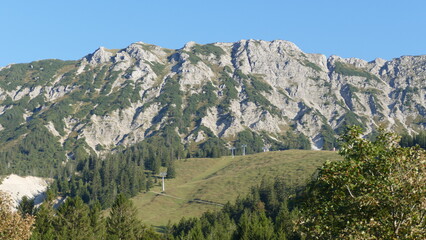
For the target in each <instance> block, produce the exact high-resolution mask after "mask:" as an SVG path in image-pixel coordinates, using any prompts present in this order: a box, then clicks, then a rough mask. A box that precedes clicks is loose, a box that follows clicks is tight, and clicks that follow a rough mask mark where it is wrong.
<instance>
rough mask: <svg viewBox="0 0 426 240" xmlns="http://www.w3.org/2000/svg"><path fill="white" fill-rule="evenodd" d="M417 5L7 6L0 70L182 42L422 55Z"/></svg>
mask: <svg viewBox="0 0 426 240" xmlns="http://www.w3.org/2000/svg"><path fill="white" fill-rule="evenodd" d="M425 10H426V1H421V0H413V1H412V0H405V1H394V0H387V1H385V0H368V1H367V0H356V1H346V0H339V1H337V0H322V1H319V0H299V1H296V0H293V1H287V0H281V1H272V0H263V1H251V0H245V1H240V0H236V1H232V0H228V1H223V0H217V1H192V0H180V1H172V0H169V1H166V0H157V1H144V0H121V1H110V0H103V1H99V0H85V1H82V0H72V1H58V0H56V1H51V0H41V1H31V0H26V1H23V0H13V1H12V0H5V1H3V2H2V4H1V5H0V21H1V25H0V26H1V30H0V32H1V35H0V53H1V54H0V66H5V65H7V64H9V63H21V62H31V61H34V60H40V59H47V58H58V59H64V60H68V59H79V58H81V57H83V56H85V55H86V54H88V53H91V52H93V51H94V50H96V49H97V48H98V47H99V46H105V47H106V48H124V47H126V46H128V45H129V44H131V43H133V42H137V41H143V42H146V43H151V44H156V45H160V46H162V47H167V48H172V49H177V48H181V47H182V46H183V45H184V44H185V43H186V42H188V41H196V42H198V43H212V42H234V41H238V40H240V39H262V40H274V39H283V40H289V41H292V42H294V43H295V44H296V45H298V46H299V47H300V48H301V49H302V50H303V51H304V52H308V53H322V54H325V55H327V56H329V55H332V54H335V55H339V56H342V57H357V58H362V59H365V60H368V61H370V60H373V59H374V58H376V57H381V58H384V59H388V60H390V59H392V58H395V57H399V56H401V55H422V54H426V15H425V13H424V11H425Z"/></svg>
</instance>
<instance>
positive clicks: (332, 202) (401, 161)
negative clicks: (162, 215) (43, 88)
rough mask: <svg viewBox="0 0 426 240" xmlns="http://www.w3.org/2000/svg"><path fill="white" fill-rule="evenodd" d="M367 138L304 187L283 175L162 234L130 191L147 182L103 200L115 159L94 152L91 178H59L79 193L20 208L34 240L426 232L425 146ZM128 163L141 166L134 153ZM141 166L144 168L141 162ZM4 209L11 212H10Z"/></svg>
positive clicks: (407, 235) (347, 147)
mask: <svg viewBox="0 0 426 240" xmlns="http://www.w3.org/2000/svg"><path fill="white" fill-rule="evenodd" d="M361 136H362V130H361V128H359V127H352V128H350V129H349V131H348V132H347V133H346V134H344V135H342V137H341V140H342V142H341V149H340V154H341V155H342V156H343V157H344V159H343V160H342V161H335V162H326V163H325V164H324V165H323V166H322V167H320V168H319V169H318V171H317V172H316V173H315V174H314V175H313V176H312V178H311V180H310V181H309V182H308V183H307V184H306V185H304V186H298V187H295V186H294V185H291V184H289V183H287V182H285V181H283V179H282V178H280V177H279V176H277V177H276V179H275V180H273V181H271V180H267V179H265V180H263V181H262V182H261V183H260V184H259V185H257V186H254V187H252V189H251V192H250V193H249V194H248V195H246V196H241V197H239V198H238V199H237V200H236V201H235V202H233V203H228V204H226V205H225V206H224V207H223V208H222V209H221V210H218V211H214V212H206V213H204V214H203V215H202V216H201V217H200V218H182V219H181V220H180V221H179V222H178V223H175V224H169V225H168V226H167V227H166V228H164V231H163V232H162V233H156V232H155V231H153V229H151V228H150V227H147V226H146V225H144V224H142V223H141V222H140V220H138V219H137V218H136V216H135V212H136V209H135V208H134V206H133V205H132V202H131V201H129V200H128V198H127V197H126V195H127V196H129V195H131V194H132V189H133V191H136V189H137V188H138V187H141V186H143V187H145V188H146V187H147V185H149V184H148V180H146V179H143V178H141V179H139V180H140V182H134V181H133V184H139V185H138V186H137V187H135V188H132V187H129V188H128V189H126V190H125V191H121V192H115V193H114V194H115V195H114V200H113V201H111V202H107V201H105V200H104V201H103V202H102V201H98V200H97V199H96V196H98V195H97V194H99V195H101V196H102V194H104V192H105V191H107V190H105V185H104V186H103V185H102V183H101V182H102V181H104V179H106V178H105V176H103V174H104V173H103V171H104V170H102V169H104V168H105V166H106V165H108V164H109V163H108V162H107V161H106V162H105V163H102V164H100V163H99V160H97V159H95V158H89V159H88V160H87V161H83V162H82V164H81V166H79V168H82V172H85V171H86V172H92V173H93V175H92V176H91V175H90V174H89V175H87V174H82V175H81V176H80V178H78V180H77V178H76V179H75V180H73V178H74V177H75V176H73V177H71V180H70V181H69V185H68V189H67V190H64V188H66V187H64V186H66V185H62V183H60V181H58V182H57V186H58V189H55V190H56V191H59V186H60V188H61V191H63V192H66V191H68V192H69V193H70V194H71V193H73V195H72V196H68V197H67V199H66V201H64V203H63V204H62V205H61V206H59V208H57V209H55V208H53V206H52V204H53V203H54V201H53V200H54V198H55V196H56V194H55V192H54V188H56V187H54V188H52V189H51V190H50V191H49V193H48V198H47V200H46V201H45V202H44V203H43V204H42V205H41V206H40V207H39V208H34V207H33V205H32V204H31V201H30V200H28V199H25V200H24V201H22V202H21V205H20V206H19V208H18V209H19V213H20V214H22V217H25V216H28V215H34V217H35V223H34V227H33V229H32V235H31V239H423V238H425V237H426V219H425V216H426V208H424V206H425V204H426V181H424V180H425V173H426V161H425V157H426V155H425V154H426V152H425V150H423V149H422V148H420V147H419V146H415V147H401V146H400V144H399V142H400V137H398V136H397V135H395V134H393V133H388V132H384V131H382V132H380V133H379V134H378V135H377V136H375V139H374V140H368V139H365V138H362V137H361ZM123 154H125V153H123ZM125 164H134V165H132V167H133V168H135V166H138V164H137V161H134V160H132V159H129V160H128V163H123V166H124V165H125ZM98 165H99V166H98ZM120 167H122V166H117V169H119V170H120ZM136 168H137V167H136ZM85 169H86V170H85ZM137 169H139V170H138V171H143V167H142V166H141V168H137ZM94 170H96V171H94ZM128 174H133V173H128ZM134 174H136V172H135V173H134ZM96 175H99V176H98V177H95V176H96ZM96 179H98V180H96ZM109 179H110V180H111V181H112V184H113V185H114V184H120V183H121V182H126V180H125V177H124V175H120V174H118V175H117V178H115V179H114V178H109ZM90 181H95V182H96V181H99V182H100V183H99V188H98V189H96V190H94V189H92V188H84V187H83V188H79V187H78V186H82V185H83V186H84V185H85V184H86V185H89V184H88V183H90ZM71 182H76V183H75V184H76V185H75V186H77V187H75V186H74V183H73V184H71ZM129 186H133V185H132V184H129ZM73 188H75V189H76V190H73ZM141 189H143V188H141ZM113 190H114V189H113ZM76 191H77V192H78V191H81V192H79V193H77V192H76ZM92 194H93V195H92ZM98 198H99V196H98ZM99 199H103V198H99ZM87 203H89V204H87ZM105 206H108V207H109V206H110V207H111V208H110V210H109V214H108V215H107V216H105V215H104V214H102V212H101V209H102V208H103V207H105ZM2 211H5V212H6V214H5V216H7V215H8V214H10V213H8V212H7V211H6V210H4V209H3V210H2ZM30 223H31V221H30ZM1 229H2V228H0V230H1ZM22 231H25V228H24V230H22ZM0 233H1V234H5V232H1V231H0Z"/></svg>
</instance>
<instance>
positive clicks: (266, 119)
mask: <svg viewBox="0 0 426 240" xmlns="http://www.w3.org/2000/svg"><path fill="white" fill-rule="evenodd" d="M12 66H13V65H12ZM10 68H11V66H8V67H7V68H3V69H1V70H0V71H6V70H8V69H10ZM0 80H1V78H0ZM41 80H44V81H43V82H42V83H40V84H37V83H35V84H33V85H31V86H30V85H28V84H27V85H28V86H24V85H23V86H17V87H16V88H15V90H10V89H6V88H4V87H1V86H0V98H1V99H2V100H5V99H7V98H8V97H10V98H11V99H12V101H15V102H17V101H19V100H21V99H24V98H25V97H27V96H28V99H37V97H38V96H41V95H42V96H43V100H44V102H43V103H42V102H40V101H39V102H40V103H39V105H37V106H36V107H38V108H37V109H36V110H34V109H32V111H34V112H33V114H34V116H36V115H37V114H40V113H39V112H40V111H41V110H40V109H42V111H46V112H48V111H49V110H50V109H53V108H54V106H55V105H60V104H63V101H67V102H66V104H64V105H63V106H70V107H71V109H72V110H69V111H66V113H63V115H60V119H62V121H63V123H64V124H63V128H64V129H56V128H58V126H60V125H61V124H58V123H56V125H54V124H53V123H50V122H46V126H49V127H48V129H49V130H50V131H51V132H52V133H54V135H55V136H58V137H59V138H60V139H61V141H62V142H64V141H66V139H67V138H68V136H67V135H64V134H70V135H72V134H73V135H77V138H78V139H80V138H83V139H84V141H85V142H86V143H87V145H88V146H89V147H90V148H92V149H96V146H97V145H102V146H103V147H104V149H111V148H113V147H115V146H117V145H129V144H133V143H136V142H139V141H141V140H143V139H145V138H147V137H149V136H151V135H152V134H155V132H156V131H158V130H161V129H162V128H164V127H165V126H167V125H168V124H171V123H176V122H179V127H178V128H177V129H178V130H177V131H178V133H179V135H180V136H181V137H182V141H183V142H190V141H194V142H202V141H205V140H206V138H207V135H208V134H207V133H206V131H207V130H205V128H207V129H209V130H210V131H211V132H212V133H213V134H214V135H215V136H217V137H220V138H223V139H225V140H226V139H232V138H234V137H235V136H236V135H237V134H238V133H239V132H241V131H243V130H245V129H250V130H252V131H254V132H258V133H262V134H267V135H269V136H270V137H271V138H274V139H277V137H279V136H280V135H282V134H285V132H286V131H292V132H297V133H300V134H303V135H305V136H306V137H308V138H309V139H310V141H311V143H312V146H313V147H315V148H318V149H321V148H322V147H323V145H324V135H325V133H324V131H325V129H328V130H327V131H329V133H330V131H331V134H332V135H333V134H338V133H340V132H341V131H342V129H344V127H345V125H347V124H360V125H362V126H363V127H364V128H365V129H367V130H368V131H374V130H375V129H377V128H378V127H379V126H384V127H386V128H388V129H391V130H395V131H397V132H404V131H407V132H409V133H415V132H418V131H420V130H424V128H425V126H426V98H425V96H426V88H425V86H424V84H425V80H426V56H403V57H401V58H396V59H392V60H389V61H386V60H384V59H375V60H374V61H371V62H367V61H364V60H361V59H356V58H341V57H339V56H330V57H328V58H327V57H326V56H324V55H321V54H310V53H304V52H303V51H302V50H301V49H299V48H298V47H297V46H296V45H295V44H293V43H291V42H288V41H283V40H276V41H271V42H269V41H259V40H241V41H238V42H235V43H213V44H206V45H200V44H197V43H195V42H190V43H187V44H186V45H185V46H184V47H183V48H181V49H177V50H170V49H165V48H161V47H158V46H155V45H150V44H146V43H142V42H137V43H134V44H131V45H130V46H128V47H127V48H124V49H121V50H108V49H106V48H103V47H100V48H99V49H97V50H96V51H95V52H94V53H92V54H89V55H88V56H86V57H84V58H82V59H81V60H79V61H77V63H76V64H75V65H73V66H67V67H64V68H61V69H59V70H57V71H56V72H55V73H54V74H53V75H52V76H51V79H41ZM85 97H86V98H85ZM67 104H68V105H67ZM61 106H62V105H61ZM63 106H62V107H63ZM14 107H15V106H11V105H10V106H9V105H8V106H3V105H2V106H1V109H3V112H2V114H5V112H6V111H7V110H8V109H11V108H14ZM27 111H29V109H27ZM52 111H53V110H52ZM26 114H28V113H26ZM58 114H59V113H58ZM60 114H62V113H60ZM27 119H31V116H29V117H27ZM185 121H186V122H185ZM22 124H25V123H22ZM203 129H204V130H203ZM330 129H331V130H330ZM1 131H2V130H1ZM74 137H75V136H74Z"/></svg>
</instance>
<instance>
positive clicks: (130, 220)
mask: <svg viewBox="0 0 426 240" xmlns="http://www.w3.org/2000/svg"><path fill="white" fill-rule="evenodd" d="M143 230H144V227H143V225H142V224H141V222H140V221H139V220H138V219H137V217H136V208H135V207H134V206H133V204H132V202H131V201H130V200H129V199H127V198H126V197H125V196H124V195H123V194H119V195H118V196H117V198H116V200H115V202H114V204H113V205H112V207H111V212H110V215H109V217H108V218H107V219H106V231H107V238H108V239H126V240H133V239H139V238H141V237H142V232H143Z"/></svg>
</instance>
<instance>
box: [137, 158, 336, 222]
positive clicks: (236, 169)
mask: <svg viewBox="0 0 426 240" xmlns="http://www.w3.org/2000/svg"><path fill="white" fill-rule="evenodd" d="M338 159H340V156H339V155H337V153H336V152H330V151H306V150H288V151H277V152H266V153H259V154H253V155H247V156H236V157H235V158H232V157H229V156H227V157H222V158H219V159H208V158H206V159H199V158H198V159H186V160H180V161H177V162H176V171H177V176H178V177H177V178H176V179H167V180H166V191H165V193H166V194H167V195H160V194H158V193H159V192H161V185H160V184H161V179H160V180H159V181H158V183H157V184H156V185H155V187H154V188H153V189H151V191H150V192H147V193H141V194H139V195H137V196H136V197H134V198H133V202H134V204H135V206H136V208H137V209H138V214H139V215H138V216H139V218H140V219H141V220H142V221H143V222H144V223H146V224H149V225H153V226H155V227H157V228H159V229H161V228H162V227H163V226H165V225H167V223H168V222H169V221H170V222H171V223H176V222H178V221H179V220H180V219H181V218H182V217H186V218H188V217H197V216H201V214H202V213H203V212H205V211H209V210H210V211H211V210H218V209H220V208H221V207H220V206H219V205H208V204H200V203H196V202H193V201H192V200H194V199H201V200H207V201H210V202H214V203H219V204H225V203H227V202H228V201H230V202H233V201H234V200H235V199H236V198H237V197H238V196H245V195H246V194H247V193H248V192H249V190H250V187H251V186H254V185H257V184H259V183H260V181H261V180H262V178H264V177H270V178H274V177H277V176H279V177H282V178H284V179H285V180H287V181H289V182H290V183H292V184H294V185H300V184H304V183H305V182H306V181H307V180H308V179H309V178H310V177H311V176H312V174H313V173H314V172H315V170H316V169H317V168H318V167H319V166H321V165H322V164H323V163H324V162H325V161H326V160H331V161H334V160H338Z"/></svg>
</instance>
